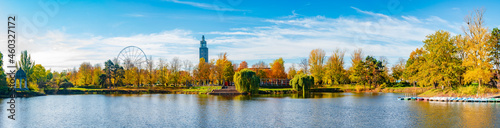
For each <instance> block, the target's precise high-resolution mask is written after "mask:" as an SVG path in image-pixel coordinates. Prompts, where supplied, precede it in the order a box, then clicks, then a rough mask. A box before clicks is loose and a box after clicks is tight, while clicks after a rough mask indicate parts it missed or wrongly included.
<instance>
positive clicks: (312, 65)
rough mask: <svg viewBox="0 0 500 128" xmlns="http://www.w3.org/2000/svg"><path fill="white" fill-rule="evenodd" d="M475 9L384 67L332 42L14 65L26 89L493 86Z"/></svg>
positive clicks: (488, 44) (493, 65)
mask: <svg viewBox="0 0 500 128" xmlns="http://www.w3.org/2000/svg"><path fill="white" fill-rule="evenodd" d="M483 14H484V11H483V10H481V9H479V10H475V11H474V13H472V14H471V15H470V16H467V17H466V18H465V22H466V24H467V25H466V26H464V27H463V31H464V33H463V34H459V35H455V36H452V35H451V34H450V32H447V31H443V30H438V31H436V32H435V33H433V34H430V35H428V36H426V38H425V40H423V41H422V42H423V44H424V45H423V47H420V48H417V49H415V50H414V51H412V52H411V54H410V56H409V57H408V59H407V60H405V59H402V58H401V59H400V60H399V61H398V63H396V64H394V65H393V66H392V67H389V66H388V65H389V64H388V61H387V58H386V57H383V56H381V57H375V56H371V55H365V54H364V53H363V50H362V49H356V50H354V51H353V52H352V54H351V56H350V66H349V67H345V65H346V64H345V62H344V57H345V54H346V51H345V50H340V49H335V50H333V52H332V53H331V54H330V55H329V56H328V57H327V56H326V53H325V51H324V50H323V49H314V50H312V51H311V52H310V53H309V56H308V58H305V59H302V60H301V61H300V63H298V64H292V65H291V66H290V67H289V68H288V69H287V70H285V66H284V63H285V61H284V59H283V58H278V59H275V60H274V61H272V62H271V63H269V64H267V63H265V62H264V61H259V62H257V63H255V64H253V65H251V66H250V67H249V66H248V63H247V62H246V61H242V62H241V63H239V64H235V63H233V62H232V61H230V60H228V55H227V53H220V54H219V55H218V58H217V59H212V60H210V61H209V62H205V60H204V59H203V58H201V59H200V60H199V63H198V64H197V65H193V64H192V62H190V61H189V60H184V61H181V60H180V59H179V58H177V57H175V58H173V59H172V60H170V61H167V60H165V59H161V58H160V59H158V60H157V62H155V61H153V60H152V59H149V60H150V61H149V63H147V65H146V66H145V68H141V67H140V65H133V64H132V63H128V62H124V63H120V62H119V61H118V60H117V59H116V58H115V59H113V60H107V61H105V62H104V65H100V64H95V65H92V64H90V63H88V62H83V63H82V64H80V66H79V68H78V69H77V68H73V69H72V70H64V71H61V72H57V71H51V70H46V69H45V67H43V66H42V65H40V64H35V61H33V60H32V59H31V56H30V55H29V54H28V52H27V51H23V52H22V53H21V59H20V60H19V62H17V65H18V68H21V69H23V70H24V71H25V72H26V73H27V76H28V81H29V87H30V88H36V87H40V88H45V87H51V88H58V87H68V86H99V87H103V88H109V87H119V86H185V85H188V84H197V83H195V82H200V80H210V82H212V83H211V84H219V85H221V84H227V83H225V82H232V81H233V79H234V78H235V77H234V76H235V74H237V72H239V71H241V70H245V69H248V70H251V71H253V72H255V76H257V77H258V78H260V79H262V78H276V79H293V78H296V77H295V76H300V77H298V78H296V79H305V78H307V79H308V80H311V83H312V84H313V86H322V85H338V84H351V85H363V86H364V87H365V88H366V86H368V88H370V89H371V88H378V87H386V86H391V85H396V84H399V85H401V84H407V85H410V84H411V85H413V86H417V85H418V86H422V87H428V86H432V87H435V88H437V87H441V88H445V87H451V88H453V87H458V86H469V85H474V84H473V83H477V84H478V85H479V87H480V86H482V85H484V84H488V85H490V86H495V85H497V84H499V83H500V79H499V75H498V72H499V71H498V69H499V67H500V59H499V56H500V43H499V39H500V30H499V29H498V28H494V29H492V30H491V31H490V30H488V29H487V28H486V27H485V24H484V20H483ZM0 57H1V53H0ZM0 62H1V61H0ZM0 64H1V63H0ZM245 71H246V72H248V71H247V70H245ZM0 73H1V75H0V85H6V84H7V82H8V81H9V80H8V79H9V78H6V77H5V72H4V71H3V69H1V68H0ZM241 74H246V73H240V75H241ZM308 76H311V78H309V77H308ZM292 82H296V81H292Z"/></svg>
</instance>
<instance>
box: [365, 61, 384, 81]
mask: <svg viewBox="0 0 500 128" xmlns="http://www.w3.org/2000/svg"><path fill="white" fill-rule="evenodd" d="M364 67H365V71H366V72H365V75H364V77H365V79H366V80H367V82H368V85H369V86H370V88H371V86H372V85H375V87H377V83H378V82H379V81H380V80H381V78H382V77H383V75H382V72H383V68H384V66H383V65H382V62H381V61H379V60H377V59H375V58H373V57H372V56H367V57H366V59H365V62H364Z"/></svg>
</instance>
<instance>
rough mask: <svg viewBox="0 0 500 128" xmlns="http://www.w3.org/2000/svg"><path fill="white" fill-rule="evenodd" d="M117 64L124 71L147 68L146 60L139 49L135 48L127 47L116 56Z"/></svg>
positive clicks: (144, 54)
mask: <svg viewBox="0 0 500 128" xmlns="http://www.w3.org/2000/svg"><path fill="white" fill-rule="evenodd" d="M116 58H117V59H118V61H119V62H118V63H119V64H120V65H121V66H123V68H125V69H130V68H133V67H137V68H139V69H142V68H144V67H146V66H147V64H148V58H147V56H146V53H144V51H142V49H141V48H139V47H136V46H127V47H125V48H123V49H122V50H121V51H120V53H119V54H118V57H116Z"/></svg>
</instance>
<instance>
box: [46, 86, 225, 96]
mask: <svg viewBox="0 0 500 128" xmlns="http://www.w3.org/2000/svg"><path fill="white" fill-rule="evenodd" d="M213 89H221V86H199V87H116V88H88V87H71V88H65V89H64V88H48V89H45V92H46V93H47V94H54V95H55V94H151V93H174V94H206V93H208V92H210V91H212V90H213Z"/></svg>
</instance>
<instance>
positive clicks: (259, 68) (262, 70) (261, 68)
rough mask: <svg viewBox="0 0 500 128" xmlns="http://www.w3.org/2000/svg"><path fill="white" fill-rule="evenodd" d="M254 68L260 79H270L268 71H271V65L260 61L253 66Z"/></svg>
mask: <svg viewBox="0 0 500 128" xmlns="http://www.w3.org/2000/svg"><path fill="white" fill-rule="evenodd" d="M252 68H253V69H254V70H255V74H256V75H257V76H258V77H259V78H269V75H268V74H267V70H268V69H269V65H267V64H266V62H264V61H259V62H258V63H255V64H253V65H252Z"/></svg>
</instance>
